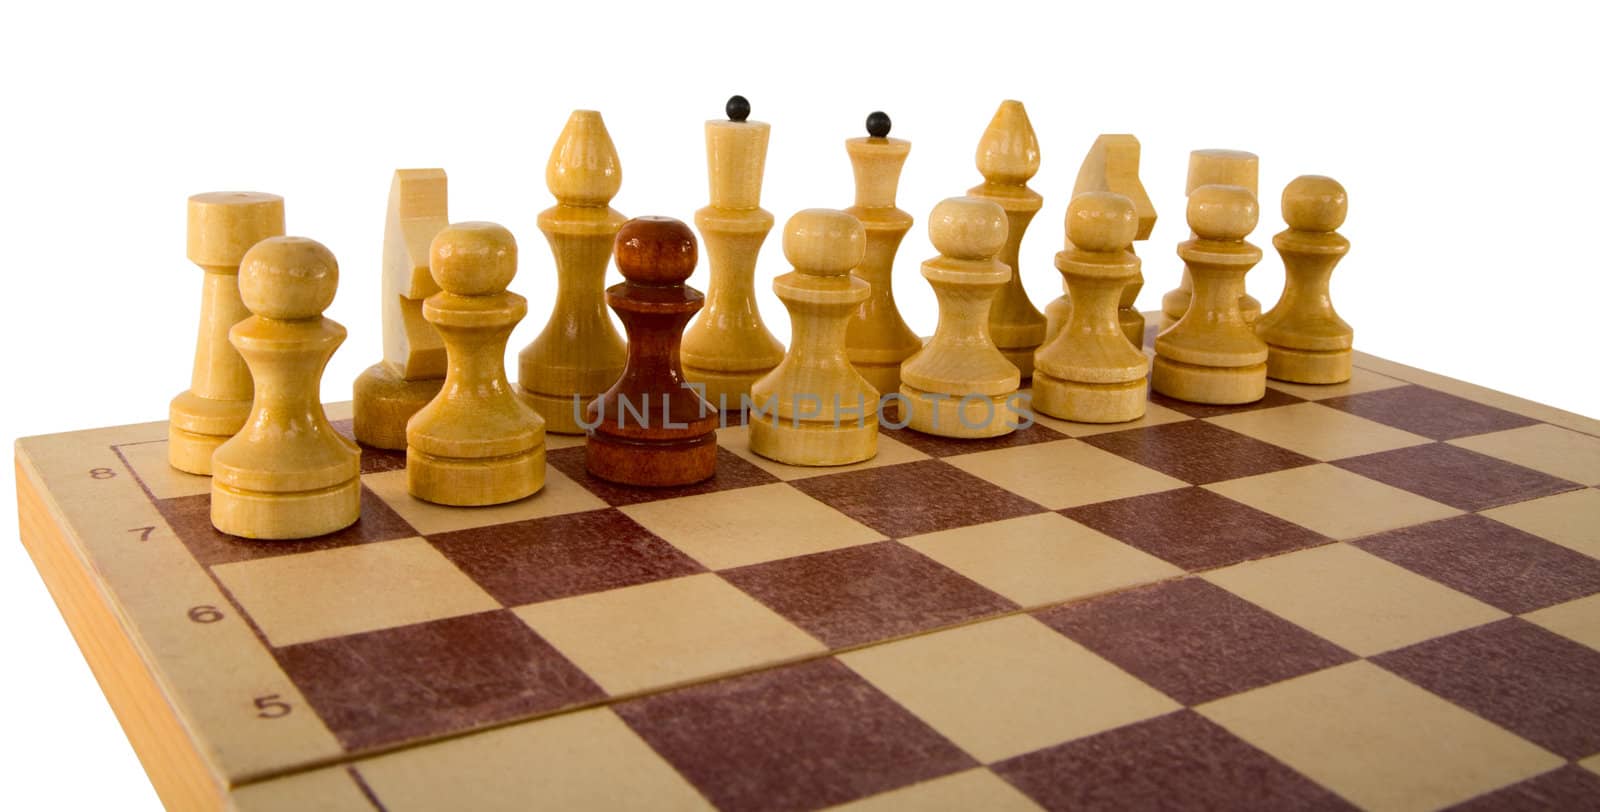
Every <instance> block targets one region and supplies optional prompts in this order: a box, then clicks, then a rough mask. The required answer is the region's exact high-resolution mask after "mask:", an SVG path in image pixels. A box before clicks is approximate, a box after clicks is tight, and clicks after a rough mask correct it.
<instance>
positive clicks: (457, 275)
mask: <svg viewBox="0 0 1600 812" xmlns="http://www.w3.org/2000/svg"><path fill="white" fill-rule="evenodd" d="M428 270H429V271H430V272H432V274H433V281H434V282H436V283H438V285H439V287H441V288H444V289H445V290H447V291H449V292H451V293H454V294H456V295H457V296H487V295H489V294H493V293H504V292H505V289H506V286H507V285H509V284H511V278H512V277H513V276H516V275H517V240H516V238H515V237H513V236H511V232H510V231H507V230H506V229H505V227H504V226H500V225H496V224H494V223H452V224H451V225H449V226H447V227H446V228H445V229H444V230H443V231H441V232H439V233H438V234H437V235H436V236H434V238H433V246H432V247H431V248H430V249H429V251H428Z"/></svg>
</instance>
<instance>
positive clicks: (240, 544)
mask: <svg viewBox="0 0 1600 812" xmlns="http://www.w3.org/2000/svg"><path fill="white" fill-rule="evenodd" d="M156 509H157V510H159V511H161V515H162V516H163V517H164V518H165V519H166V520H167V524H168V525H171V527H172V532H174V533H176V534H177V535H178V538H179V539H182V540H183V543H184V546H186V547H188V548H189V553H190V554H191V555H193V556H194V557H195V560H196V561H199V562H200V563H201V564H205V565H207V566H214V565H217V564H228V563H231V562H234V561H251V560H254V559H257V558H271V557H272V556H276V555H288V554H291V553H307V552H311V551H313V550H330V549H333V548H335V547H349V546H351V545H355V544H366V543H368V542H374V541H392V540H394V539H402V538H407V537H410V536H416V535H420V534H419V533H417V531H415V530H413V529H412V528H411V525H409V524H407V523H406V520H405V519H402V518H400V514H398V513H395V512H394V509H393V508H391V507H389V505H388V503H386V502H384V501H383V500H382V499H380V498H379V497H378V495H377V494H375V493H373V492H372V491H370V490H368V489H367V487H366V486H365V485H363V486H362V487H361V518H359V519H357V520H356V523H355V524H353V525H350V526H349V527H346V528H345V529H343V530H340V531H339V532H337V533H329V534H328V535H326V536H319V537H317V538H313V539H304V540H298V541H262V540H257V539H247V538H240V537H238V536H230V535H228V534H227V533H223V532H221V531H219V530H217V529H216V528H215V527H212V526H211V495H210V494H204V493H203V494H199V495H197V496H183V497H179V498H177V499H158V500H156Z"/></svg>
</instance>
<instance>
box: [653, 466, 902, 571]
mask: <svg viewBox="0 0 1600 812" xmlns="http://www.w3.org/2000/svg"><path fill="white" fill-rule="evenodd" d="M621 510H622V512H623V513H626V514H628V517H629V518H631V519H633V520H634V521H636V522H638V523H639V524H641V525H643V526H644V528H645V529H646V530H649V531H650V532H652V533H655V534H656V535H658V536H660V537H662V538H664V539H666V540H667V541H669V542H672V545H673V546H674V547H677V548H678V549H680V550H682V551H684V552H685V553H688V554H689V555H690V556H692V557H693V558H694V559H695V560H696V561H699V562H700V563H701V564H704V565H705V566H707V567H710V568H711V569H727V568H729V567H740V566H744V565H745V564H757V563H760V562H762V561H775V560H777V559H780V558H789V557H791V556H797V555H805V554H807V553H820V552H822V551H824V550H837V549H840V548H843V547H853V546H855V545H857V544H866V543H868V542H873V541H882V540H883V538H884V537H883V536H882V535H881V534H879V533H878V532H877V531H876V530H873V529H872V528H870V527H867V526H866V525H864V524H862V523H860V522H858V521H856V520H855V519H852V518H850V517H849V516H846V515H844V514H843V513H840V512H839V511H837V510H834V509H833V508H831V507H828V506H827V505H825V504H823V503H822V502H819V501H817V500H816V499H812V498H811V497H810V496H807V495H806V494H804V493H801V492H800V491H798V490H795V489H794V488H792V487H789V486H788V485H786V484H784V483H781V482H776V483H773V484H771V485H757V486H755V487H753V488H736V489H734V490H728V491H716V492H714V493H702V494H696V495H694V496H683V497H679V498H677V499H660V500H657V501H654V502H645V503H643V504H638V505H629V506H627V507H624V508H621Z"/></svg>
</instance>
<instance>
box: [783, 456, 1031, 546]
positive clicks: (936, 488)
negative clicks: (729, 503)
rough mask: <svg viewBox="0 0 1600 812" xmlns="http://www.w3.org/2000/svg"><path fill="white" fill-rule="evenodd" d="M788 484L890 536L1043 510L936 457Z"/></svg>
mask: <svg viewBox="0 0 1600 812" xmlns="http://www.w3.org/2000/svg"><path fill="white" fill-rule="evenodd" d="M789 484H790V485H793V486H794V487H796V488H799V489H800V490H802V491H804V492H805V493H807V494H809V495H810V496H811V497H812V498H814V499H817V500H819V501H822V502H824V503H826V504H828V505H829V506H831V507H833V508H834V509H836V510H838V511H840V512H841V513H844V514H845V515H846V516H849V517H850V518H852V519H855V520H856V521H858V522H861V523H862V524H864V525H866V526H868V527H870V528H872V529H873V530H876V531H878V532H879V533H882V534H884V535H886V536H889V537H890V538H905V537H907V536H915V535H917V534H919V533H932V532H933V531H935V530H948V529H950V528H953V527H966V526H967V525H972V524H982V523H984V522H993V521H998V520H1000V519H1010V518H1014V517H1016V516H1026V515H1028V514H1030V513H1042V512H1044V507H1042V506H1040V505H1038V504H1035V503H1034V502H1031V501H1029V500H1027V499H1024V498H1022V497H1020V496H1018V495H1016V494H1014V493H1012V492H1010V491H1008V490H1005V489H1004V488H1001V487H1000V486H998V485H995V484H993V483H990V482H988V481H986V480H982V479H979V478H978V477H975V476H973V475H971V474H969V473H967V472H965V471H962V470H960V469H958V468H956V467H954V466H952V465H948V464H946V463H944V462H942V461H940V460H920V461H917V462H907V463H902V464H900V465H885V466H882V467H879V468H864V469H861V470H858V471H850V472H848V473H842V474H826V475H823V476H816V477H809V478H806V479H799V480H795V481H794V482H791V483H789Z"/></svg>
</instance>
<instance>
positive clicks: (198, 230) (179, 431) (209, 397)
mask: <svg viewBox="0 0 1600 812" xmlns="http://www.w3.org/2000/svg"><path fill="white" fill-rule="evenodd" d="M282 234H283V198H281V197H278V196H277V195H269V194H264V193H261V192H208V193H206V194H198V195H194V196H192V197H190V198H189V235H188V237H189V240H188V242H189V252H188V253H189V261H190V262H193V263H194V264H196V265H199V266H200V269H201V270H203V271H205V278H204V282H203V283H202V285H201V288H200V331H199V337H198V339H197V340H196V341H195V350H194V370H193V372H192V373H191V376H190V383H189V388H188V389H187V390H185V391H184V392H183V393H182V394H180V395H178V396H177V397H175V398H173V399H172V404H171V406H170V407H169V409H168V416H169V422H168V428H167V460H168V462H170V463H171V464H172V467H174V468H177V469H178V470H180V471H187V472H189V473H191V474H202V475H204V474H210V473H211V455H212V453H213V452H215V451H216V450H217V446H220V445H222V444H223V443H224V442H226V441H227V439H228V438H229V437H232V436H233V435H234V434H235V433H237V432H238V431H239V429H241V428H243V427H244V421H245V418H246V417H248V416H249V414H250V401H251V392H252V389H251V381H250V369H249V368H248V367H247V366H245V362H244V359H243V358H240V357H239V353H238V351H237V350H235V349H234V348H233V345H231V344H229V343H228V330H229V329H231V328H232V327H233V325H235V324H237V323H238V322H239V321H241V320H242V319H244V318H246V317H248V316H249V315H250V312H249V311H248V310H246V309H245V306H244V302H243V301H241V300H240V298H239V262H240V260H242V259H243V257H244V254H245V252H246V251H248V250H250V247H251V246H253V245H255V244H256V243H257V242H260V241H261V240H264V239H266V238H267V237H276V236H279V235H282Z"/></svg>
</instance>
